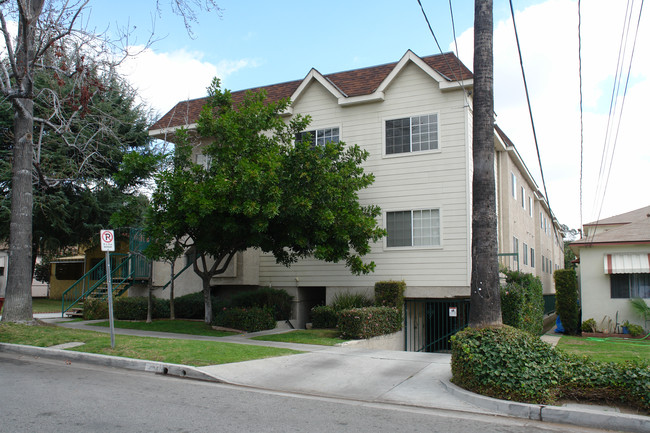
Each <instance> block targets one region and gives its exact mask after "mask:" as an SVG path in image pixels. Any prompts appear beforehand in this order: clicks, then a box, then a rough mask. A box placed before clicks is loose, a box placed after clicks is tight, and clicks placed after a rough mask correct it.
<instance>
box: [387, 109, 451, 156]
mask: <svg viewBox="0 0 650 433" xmlns="http://www.w3.org/2000/svg"><path fill="white" fill-rule="evenodd" d="M437 149H438V114H425V115H421V116H412V117H404V118H401V119H392V120H386V155H392V154H396V153H409V152H422V151H425V150H437Z"/></svg>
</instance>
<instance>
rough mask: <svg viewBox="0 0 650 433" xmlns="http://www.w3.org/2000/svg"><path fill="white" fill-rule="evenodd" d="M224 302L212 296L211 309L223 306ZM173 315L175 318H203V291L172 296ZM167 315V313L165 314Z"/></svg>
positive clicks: (215, 309) (214, 309)
mask: <svg viewBox="0 0 650 433" xmlns="http://www.w3.org/2000/svg"><path fill="white" fill-rule="evenodd" d="M224 304H225V303H224V302H223V301H220V300H219V298H217V297H216V296H213V297H212V311H213V312H215V311H217V309H218V308H223V307H224V306H226V305H224ZM174 315H175V316H176V318H177V319H195V320H203V319H204V318H205V304H204V302H203V292H202V291H199V292H195V293H190V294H189V295H183V296H179V297H178V298H174ZM167 317H169V315H168V316H167Z"/></svg>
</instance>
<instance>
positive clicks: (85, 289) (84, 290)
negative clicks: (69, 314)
mask: <svg viewBox="0 0 650 433" xmlns="http://www.w3.org/2000/svg"><path fill="white" fill-rule="evenodd" d="M123 257H126V258H127V260H124V259H122V260H121V262H120V264H119V265H118V266H115V267H114V268H113V269H112V270H111V275H114V274H115V271H117V270H118V269H120V268H121V267H122V266H123V264H124V263H125V262H128V255H127V254H122V253H113V254H110V258H111V261H112V260H113V259H119V258H123ZM102 266H106V259H105V258H104V259H101V260H100V261H99V262H98V263H97V264H96V265H95V266H93V267H92V268H91V269H90V270H89V271H88V272H86V273H85V274H84V275H83V276H82V277H81V278H79V279H78V280H77V281H75V282H74V283H73V284H72V285H71V286H70V287H68V288H67V289H66V290H65V291H64V292H63V294H62V296H61V317H63V316H64V314H65V312H66V311H68V310H69V309H70V308H72V307H73V306H74V305H76V304H77V303H78V302H79V301H81V300H82V299H84V298H85V297H86V296H88V295H89V294H90V293H92V292H93V291H94V290H95V289H96V288H97V287H99V286H100V285H101V284H102V283H103V282H104V281H106V272H104V273H103V275H102V274H100V273H99V269H100V268H101V267H102ZM127 278H128V276H127ZM125 279H126V278H125ZM92 281H95V282H94V283H93V284H91V282H92ZM66 301H68V305H67V306H66Z"/></svg>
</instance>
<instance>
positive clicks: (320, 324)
mask: <svg viewBox="0 0 650 433" xmlns="http://www.w3.org/2000/svg"><path fill="white" fill-rule="evenodd" d="M338 320H339V316H338V314H337V312H336V310H334V308H333V307H332V306H331V305H318V306H316V307H314V308H312V309H311V325H312V327H314V328H319V329H325V328H336V325H337V323H338Z"/></svg>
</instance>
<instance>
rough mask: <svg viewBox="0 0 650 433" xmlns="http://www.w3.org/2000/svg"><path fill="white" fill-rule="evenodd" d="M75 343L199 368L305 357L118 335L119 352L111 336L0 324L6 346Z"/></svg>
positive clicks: (264, 349)
mask: <svg viewBox="0 0 650 433" xmlns="http://www.w3.org/2000/svg"><path fill="white" fill-rule="evenodd" d="M73 341H75V342H82V343H85V344H84V345H83V346H78V347H75V348H73V349H68V350H71V351H77V352H86V353H100V354H103V355H112V356H121V357H126V358H136V359H146V360H149V361H160V362H169V363H174V364H186V365H192V366H197V367H199V366H204V365H216V364H227V363H230V362H241V361H248V360H253V359H261V358H270V357H274V356H283V355H292V354H297V353H301V352H299V351H296V350H289V349H277V348H273V347H263V346H252V345H245V344H234V343H220V342H213V341H191V340H176V339H169V338H151V337H131V336H126V335H117V336H116V337H115V349H111V338H110V335H108V334H106V333H103V332H93V331H84V330H77V329H67V328H60V327H56V326H52V325H44V326H29V325H20V324H14V323H0V342H2V343H13V344H25V345H30V346H38V347H50V346H54V345H57V344H63V343H69V342H73Z"/></svg>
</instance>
